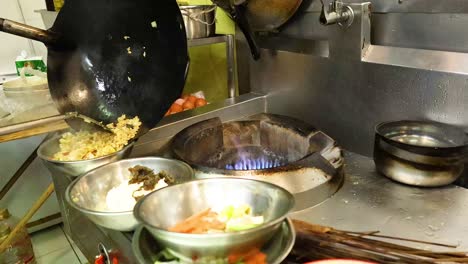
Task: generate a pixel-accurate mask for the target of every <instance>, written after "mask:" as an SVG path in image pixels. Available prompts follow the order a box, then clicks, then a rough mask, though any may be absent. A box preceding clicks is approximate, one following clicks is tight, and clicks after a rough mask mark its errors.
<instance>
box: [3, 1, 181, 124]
mask: <svg viewBox="0 0 468 264" xmlns="http://www.w3.org/2000/svg"><path fill="white" fill-rule="evenodd" d="M0 30H1V31H4V32H7V33H12V34H16V35H19V36H23V37H27V38H30V39H35V40H39V41H41V42H43V43H44V44H46V46H47V48H48V61H47V64H48V65H47V66H48V69H47V76H48V80H49V87H50V92H51V95H52V98H53V100H54V102H55V104H56V105H57V108H58V110H59V112H61V113H62V114H63V113H67V112H79V113H80V114H83V115H86V116H89V117H91V118H93V119H96V120H99V121H103V122H106V123H110V122H114V121H116V119H117V118H118V117H119V116H120V115H122V114H126V115H127V116H131V117H133V116H138V117H140V119H141V120H142V123H143V125H144V128H145V129H150V128H152V127H154V126H155V125H156V124H157V123H158V122H159V120H160V119H161V118H162V117H163V116H164V114H165V112H166V111H167V109H168V108H169V107H170V105H171V103H172V102H173V101H174V100H175V99H177V98H178V97H179V96H180V94H181V92H182V89H183V86H184V82H185V77H186V74H187V71H188V65H189V59H188V52H187V40H186V37H185V28H184V22H183V19H182V16H181V14H180V10H179V8H178V5H177V3H176V1H175V0H157V1H154V0H132V1H128V0H67V1H66V3H65V5H64V6H63V8H62V9H61V11H60V13H59V14H58V17H57V19H56V21H55V23H54V25H53V27H52V28H50V29H49V30H41V29H36V28H33V27H30V26H26V25H23V24H19V23H16V22H13V21H9V20H6V19H1V18H0ZM67 122H69V121H67Z"/></svg>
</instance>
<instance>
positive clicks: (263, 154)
mask: <svg viewBox="0 0 468 264" xmlns="http://www.w3.org/2000/svg"><path fill="white" fill-rule="evenodd" d="M172 149H173V151H174V154H175V155H176V156H177V157H178V158H179V159H181V160H183V161H185V162H187V163H188V164H190V165H191V166H192V167H193V169H194V171H195V178H197V179H203V178H213V177H241V178H248V179H255V180H260V181H266V182H270V183H273V184H276V185H278V186H281V187H283V188H285V189H286V190H288V191H289V192H291V193H292V194H293V195H294V198H295V200H296V206H295V207H294V210H293V211H298V210H302V209H305V208H308V207H311V206H314V205H316V204H318V203H320V202H323V201H324V200H325V199H328V198H329V197H330V196H331V195H333V194H334V193H335V192H336V191H337V190H338V189H339V187H340V186H341V183H342V182H343V175H342V164H343V157H342V152H341V150H340V148H339V147H337V146H336V142H335V141H334V140H333V139H332V138H330V137H328V136H327V135H326V134H324V133H323V132H321V131H318V130H316V129H315V128H314V127H312V126H310V125H308V124H306V123H304V122H302V121H299V120H296V119H293V118H289V117H284V116H278V115H271V114H260V115H257V116H253V117H249V119H248V120H241V121H232V122H225V123H222V122H221V120H220V119H219V118H213V119H208V120H205V121H202V122H198V123H196V124H193V125H191V126H189V127H187V128H185V129H183V130H182V131H180V132H179V133H178V134H177V135H176V136H175V137H174V139H173V142H172Z"/></svg>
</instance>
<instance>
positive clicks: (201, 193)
mask: <svg viewBox="0 0 468 264" xmlns="http://www.w3.org/2000/svg"><path fill="white" fill-rule="evenodd" d="M242 204H248V205H250V206H251V207H252V213H253V214H254V215H263V217H264V219H265V220H264V223H263V224H262V225H260V226H258V227H255V228H252V229H247V230H243V231H238V232H226V233H210V234H186V233H177V232H170V231H168V230H167V229H168V228H169V227H171V226H174V225H175V224H177V223H179V222H181V221H183V220H185V219H187V218H188V217H190V216H192V215H194V214H196V213H199V212H201V211H203V210H206V209H208V208H212V209H213V210H221V209H222V208H225V207H226V206H231V205H242ZM293 207H294V197H293V196H292V194H291V193H289V192H288V191H286V190H285V189H283V188H281V187H279V186H277V185H274V184H271V183H267V182H263V181H256V180H249V179H239V178H212V179H203V180H195V181H190V182H186V183H182V184H178V185H173V186H169V187H166V188H163V189H160V190H158V191H155V192H152V193H150V194H149V195H147V196H145V197H143V198H142V199H141V200H140V201H139V202H138V203H137V205H136V206H135V208H134V215H135V217H136V219H137V220H138V221H139V222H140V223H142V224H143V225H144V226H145V227H146V228H147V229H148V231H149V232H150V233H151V234H152V235H153V236H154V238H155V239H156V241H158V243H159V244H160V245H161V246H163V247H164V248H167V249H170V250H172V251H173V252H177V253H178V254H180V255H183V256H186V257H188V258H202V257H224V256H226V255H228V254H229V253H232V252H233V251H236V252H242V251H244V250H249V249H251V248H252V247H259V248H260V247H262V246H263V245H264V244H265V243H266V242H268V241H269V240H270V239H271V238H272V237H273V235H274V234H275V233H276V231H277V230H279V229H280V227H281V223H282V222H283V221H284V219H285V218H286V216H287V214H288V213H289V212H290V211H291V209H292V208H293Z"/></svg>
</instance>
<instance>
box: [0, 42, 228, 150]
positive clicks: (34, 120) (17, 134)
mask: <svg viewBox="0 0 468 264" xmlns="http://www.w3.org/2000/svg"><path fill="white" fill-rule="evenodd" d="M218 43H226V64H227V88H228V97H229V98H233V97H235V96H236V71H235V69H236V64H235V59H234V36H233V35H218V36H214V37H209V38H200V39H190V40H188V43H187V44H188V47H197V46H207V45H212V44H218ZM57 116H58V115H57ZM45 118H48V117H44V116H41V117H40V118H38V117H34V116H33V117H31V119H30V121H27V122H22V123H11V124H8V125H5V126H2V127H0V143H2V142H7V141H11V140H16V139H21V138H26V137H31V136H36V135H40V134H44V133H50V132H55V131H60V130H63V129H67V128H68V125H67V123H66V122H65V121H57V122H54V123H49V124H47V125H40V124H41V121H42V120H43V119H45ZM32 124H35V125H36V126H35V127H34V128H29V127H30V126H31V125H32Z"/></svg>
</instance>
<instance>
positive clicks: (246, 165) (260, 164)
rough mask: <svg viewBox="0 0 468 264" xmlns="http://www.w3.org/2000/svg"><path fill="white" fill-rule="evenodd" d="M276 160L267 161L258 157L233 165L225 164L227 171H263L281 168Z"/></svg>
mask: <svg viewBox="0 0 468 264" xmlns="http://www.w3.org/2000/svg"><path fill="white" fill-rule="evenodd" d="M282 165H283V164H282V162H281V161H280V160H278V159H267V158H265V157H260V158H256V159H240V160H239V161H237V162H236V163H234V164H227V165H226V169H227V170H263V169H270V168H275V167H279V166H282Z"/></svg>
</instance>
